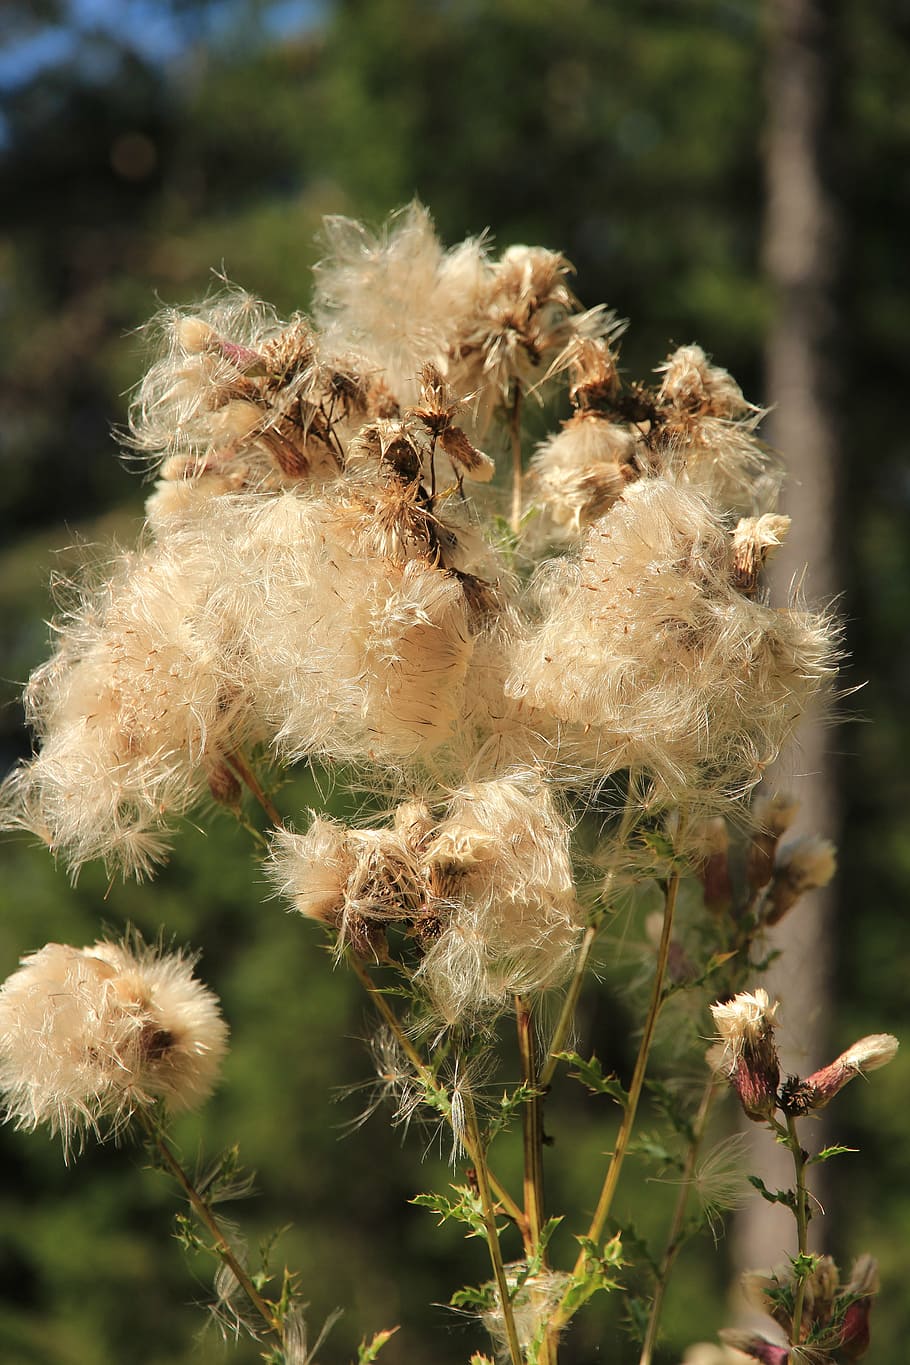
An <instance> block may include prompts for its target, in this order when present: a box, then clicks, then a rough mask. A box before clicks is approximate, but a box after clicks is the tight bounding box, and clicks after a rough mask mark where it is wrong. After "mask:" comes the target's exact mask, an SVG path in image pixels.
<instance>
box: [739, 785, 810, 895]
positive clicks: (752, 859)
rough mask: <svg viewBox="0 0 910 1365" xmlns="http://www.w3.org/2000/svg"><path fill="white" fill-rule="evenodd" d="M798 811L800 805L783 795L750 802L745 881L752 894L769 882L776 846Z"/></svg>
mask: <svg viewBox="0 0 910 1365" xmlns="http://www.w3.org/2000/svg"><path fill="white" fill-rule="evenodd" d="M798 810H799V802H798V801H794V800H793V798H792V797H791V796H788V795H786V794H784V793H777V794H775V795H774V796H766V797H760V798H759V799H758V800H757V801H755V802H753V805H752V819H753V820H754V822H755V832H754V834H753V835H752V842H751V844H750V845H749V852H748V854H747V855H746V880H747V881H748V883H749V886H750V888H751V889H752V890H753V891H760V890H761V888H762V887H763V886H767V885H768V882H769V881H770V880H771V875H772V873H773V871H774V857H775V854H776V853H777V846H778V844H779V843H780V841H781V838H782V837H783V835H784V834H785V833H786V832H787V830H788V829H789V828H790V826H791V825H792V824H793V821H794V820H795V819H796V813H797V811H798Z"/></svg>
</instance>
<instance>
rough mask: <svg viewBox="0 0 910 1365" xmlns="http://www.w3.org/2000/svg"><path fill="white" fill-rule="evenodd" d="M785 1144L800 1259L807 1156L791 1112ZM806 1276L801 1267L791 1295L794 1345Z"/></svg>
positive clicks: (804, 1241)
mask: <svg viewBox="0 0 910 1365" xmlns="http://www.w3.org/2000/svg"><path fill="white" fill-rule="evenodd" d="M787 1146H788V1147H789V1148H790V1151H791V1153H792V1156H793V1167H794V1170H795V1172H796V1209H795V1214H796V1238H797V1247H798V1250H799V1256H800V1260H802V1258H803V1257H805V1256H806V1255H808V1252H809V1191H808V1189H807V1188H806V1164H807V1162H808V1160H809V1156H808V1153H807V1152H806V1151H804V1150H803V1146H802V1143H801V1142H800V1140H799V1134H798V1133H797V1131H796V1120H795V1119H794V1117H793V1115H792V1114H788V1115H787ZM807 1278H808V1276H807V1275H806V1273H805V1270H804V1267H803V1268H801V1270H800V1273H799V1277H798V1280H797V1283H796V1293H795V1294H794V1297H793V1331H792V1333H791V1336H790V1341H791V1343H792V1345H794V1346H798V1345H799V1344H800V1338H801V1334H802V1326H803V1303H804V1301H805V1297H806V1281H807Z"/></svg>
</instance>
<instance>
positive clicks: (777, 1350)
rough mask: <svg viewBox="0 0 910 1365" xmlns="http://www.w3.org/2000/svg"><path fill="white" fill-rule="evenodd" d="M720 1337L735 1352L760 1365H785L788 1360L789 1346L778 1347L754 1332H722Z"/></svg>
mask: <svg viewBox="0 0 910 1365" xmlns="http://www.w3.org/2000/svg"><path fill="white" fill-rule="evenodd" d="M720 1337H721V1340H722V1341H724V1342H726V1344H727V1345H728V1346H732V1347H733V1349H734V1350H735V1351H742V1352H743V1354H744V1355H747V1356H751V1357H752V1359H753V1360H760V1361H762V1365H787V1362H788V1361H789V1359H790V1348H789V1346H778V1345H777V1344H776V1342H773V1341H768V1339H767V1338H766V1337H760V1336H759V1335H758V1334H757V1333H756V1332H734V1331H724V1332H721V1333H720Z"/></svg>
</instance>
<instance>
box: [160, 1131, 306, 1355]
mask: <svg viewBox="0 0 910 1365" xmlns="http://www.w3.org/2000/svg"><path fill="white" fill-rule="evenodd" d="M144 1119H145V1127H146V1131H147V1132H148V1135H149V1137H150V1138H151V1139H152V1141H153V1142H154V1144H155V1147H156V1148H157V1150H158V1154H159V1156H160V1157H161V1160H162V1161H163V1163H164V1165H165V1167H166V1168H167V1170H168V1171H169V1172H170V1174H171V1175H172V1176H173V1177H174V1179H175V1180H176V1181H177V1184H178V1185H179V1186H180V1188H181V1189H182V1190H183V1193H184V1194H185V1195H186V1197H187V1200H188V1201H189V1204H190V1207H191V1208H192V1210H193V1212H194V1213H195V1215H196V1217H197V1218H198V1219H199V1221H200V1223H202V1224H203V1226H204V1227H205V1228H206V1229H207V1231H208V1232H209V1234H210V1235H211V1238H212V1241H213V1243H214V1246H213V1248H212V1250H213V1251H214V1253H215V1254H216V1255H217V1256H219V1257H220V1258H221V1260H222V1261H223V1262H224V1264H225V1265H226V1266H227V1267H228V1269H229V1270H230V1271H231V1274H232V1275H233V1276H234V1279H235V1280H236V1281H237V1283H238V1284H239V1285H240V1288H241V1289H242V1290H243V1292H244V1294H246V1296H247V1298H248V1299H249V1301H250V1303H251V1304H252V1305H253V1307H254V1308H255V1309H256V1311H257V1313H258V1314H259V1316H260V1317H261V1318H262V1320H263V1322H264V1323H265V1325H266V1327H267V1328H268V1329H269V1331H270V1332H274V1333H275V1335H276V1336H277V1337H278V1339H279V1341H281V1340H283V1336H284V1333H283V1331H282V1327H281V1322H280V1320H279V1319H278V1318H277V1317H276V1316H275V1313H274V1311H273V1308H272V1306H271V1304H269V1303H268V1301H267V1300H266V1299H264V1298H263V1297H262V1295H261V1294H260V1292H259V1290H258V1289H257V1288H256V1286H255V1285H254V1284H253V1281H252V1280H251V1279H250V1276H249V1274H248V1272H247V1271H246V1270H245V1269H244V1267H243V1266H242V1265H241V1263H240V1261H239V1260H238V1259H237V1257H236V1255H235V1254H234V1251H233V1250H232V1248H231V1245H230V1243H229V1242H228V1240H227V1238H226V1237H225V1235H224V1233H223V1232H222V1231H221V1227H220V1225H219V1223H218V1220H217V1218H216V1217H215V1215H214V1214H213V1212H212V1210H211V1207H210V1205H209V1204H208V1203H207V1201H206V1200H205V1199H204V1198H203V1196H202V1195H201V1194H200V1193H199V1191H198V1190H197V1189H196V1187H195V1185H194V1184H193V1182H192V1181H191V1180H190V1178H189V1176H188V1175H187V1173H186V1171H185V1170H184V1169H183V1167H182V1166H181V1164H180V1162H179V1161H178V1160H177V1157H176V1155H175V1154H174V1152H173V1150H172V1149H171V1147H170V1146H169V1145H168V1143H167V1142H166V1141H165V1139H164V1138H163V1137H162V1135H161V1133H160V1132H159V1130H158V1128H157V1127H156V1126H155V1123H154V1121H153V1120H152V1119H151V1118H150V1117H149V1116H148V1115H145V1116H144Z"/></svg>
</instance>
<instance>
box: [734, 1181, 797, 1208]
mask: <svg viewBox="0 0 910 1365" xmlns="http://www.w3.org/2000/svg"><path fill="white" fill-rule="evenodd" d="M746 1179H747V1180H748V1182H749V1184H750V1185H754V1187H755V1188H756V1189H757V1190H758V1192H759V1194H760V1195H761V1197H762V1199H767V1201H768V1203H769V1204H783V1205H784V1206H785V1207H786V1208H788V1209H795V1208H796V1195H795V1193H794V1192H793V1190H769V1189H768V1187H767V1185H766V1184H765V1182H764V1181H763V1180H762V1179H761V1178H760V1177H759V1176H757V1175H749V1176H746Z"/></svg>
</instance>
